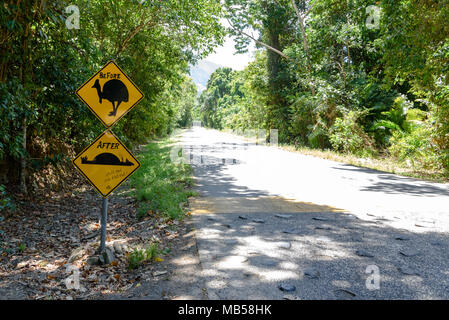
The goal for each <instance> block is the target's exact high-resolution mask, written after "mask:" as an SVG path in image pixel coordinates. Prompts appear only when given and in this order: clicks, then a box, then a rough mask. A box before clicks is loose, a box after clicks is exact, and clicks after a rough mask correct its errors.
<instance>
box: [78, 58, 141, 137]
mask: <svg viewBox="0 0 449 320" xmlns="http://www.w3.org/2000/svg"><path fill="white" fill-rule="evenodd" d="M76 95H77V96H78V97H79V98H80V99H81V100H82V101H83V102H84V103H85V104H86V106H87V107H89V109H90V110H91V111H92V112H93V113H94V114H95V115H96V116H97V118H98V119H99V120H100V121H101V122H102V123H103V124H104V125H105V126H106V127H107V128H109V127H111V126H113V125H114V124H115V123H116V122H117V121H118V120H119V119H120V118H121V117H123V116H124V115H125V114H126V113H128V111H130V110H131V109H132V108H133V107H134V106H135V105H136V104H137V103H138V102H139V101H140V100H142V99H143V93H142V91H140V89H139V88H138V87H137V86H136V85H135V84H134V83H133V82H132V81H131V79H130V78H128V76H127V75H126V74H125V73H124V72H123V71H122V69H120V67H119V66H118V65H117V64H116V63H115V62H114V61H112V60H111V61H109V62H108V63H107V64H106V65H105V66H104V67H103V68H101V69H100V71H98V72H97V73H96V74H94V75H93V76H92V77H91V78H90V79H89V80H87V81H86V82H85V83H84V84H83V85H82V86H81V87H80V88H79V89H78V90H76Z"/></svg>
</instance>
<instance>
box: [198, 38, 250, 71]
mask: <svg viewBox="0 0 449 320" xmlns="http://www.w3.org/2000/svg"><path fill="white" fill-rule="evenodd" d="M255 51H256V47H255V46H254V43H251V45H250V47H249V50H248V52H247V53H245V54H235V52H236V51H235V48H234V40H233V39H232V38H230V37H226V42H225V43H224V45H223V46H221V47H218V48H216V49H215V53H213V54H211V55H210V56H208V57H207V58H206V59H205V60H207V61H211V62H213V63H216V64H219V65H222V66H224V67H229V68H232V69H234V70H243V69H244V68H245V67H246V66H247V65H248V63H249V62H251V61H253V60H254V53H255Z"/></svg>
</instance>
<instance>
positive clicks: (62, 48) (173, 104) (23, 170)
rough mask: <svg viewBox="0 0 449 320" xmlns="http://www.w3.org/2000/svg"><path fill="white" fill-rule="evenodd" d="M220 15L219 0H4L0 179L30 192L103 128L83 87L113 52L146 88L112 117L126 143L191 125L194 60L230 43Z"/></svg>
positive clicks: (112, 57) (0, 52)
mask: <svg viewBox="0 0 449 320" xmlns="http://www.w3.org/2000/svg"><path fill="white" fill-rule="evenodd" d="M77 14H79V24H78V25H77V21H76V18H77ZM221 15H222V9H221V6H220V4H219V2H218V1H216V0H195V1H191V0H163V1H160V0H155V1H137V0H119V1H116V0H114V1H109V0H73V1H62V0H58V1H51V0H48V1H47V0H7V1H2V3H1V5H0V25H1V32H0V44H1V45H0V57H1V58H0V121H1V126H0V161H1V163H0V165H1V170H0V171H1V181H0V184H2V183H3V184H6V183H8V184H12V185H13V186H20V190H22V192H26V191H27V186H28V187H29V188H28V189H30V186H31V187H33V185H35V183H36V178H35V176H34V174H35V173H39V171H41V170H44V169H46V168H48V166H58V164H63V165H64V166H66V167H67V166H70V167H72V165H71V164H70V160H71V159H72V158H73V155H74V154H76V153H77V152H80V151H81V150H83V148H84V147H86V146H87V145H88V144H89V143H91V142H92V141H94V139H95V138H96V137H97V136H98V135H99V134H100V133H101V132H102V131H103V130H104V129H105V128H104V127H103V126H102V124H101V123H100V122H99V121H98V119H96V117H95V116H94V115H93V114H92V113H91V111H90V110H89V109H88V108H87V107H86V106H85V105H83V103H82V102H81V101H80V100H79V99H78V98H77V97H76V95H75V90H76V89H77V88H78V87H79V86H81V85H82V84H83V83H84V81H86V80H87V79H89V78H90V77H91V76H92V75H93V74H94V73H96V72H97V71H98V70H100V68H101V67H102V66H103V65H105V64H106V63H107V62H108V61H109V60H114V61H115V62H116V63H117V64H118V65H119V66H120V68H121V69H123V70H124V71H125V73H126V74H127V75H128V76H129V77H130V78H131V79H132V80H133V82H134V83H135V84H136V85H137V86H138V87H139V88H140V90H142V92H143V93H144V95H145V99H143V100H142V101H141V102H140V103H139V104H138V105H137V106H136V107H135V108H134V109H133V110H132V112H130V113H129V114H127V115H126V117H124V118H122V119H121V120H120V121H119V122H118V123H117V125H115V126H114V127H113V131H114V133H115V134H116V135H117V136H119V137H120V138H121V140H122V142H123V143H124V144H125V145H127V146H128V147H129V148H132V147H133V146H135V145H136V144H138V143H141V142H143V141H146V140H148V139H149V138H154V137H158V136H163V135H166V134H167V133H170V132H171V131H172V130H173V128H175V127H176V126H186V125H189V123H190V122H191V109H192V99H193V100H194V99H195V97H196V95H197V93H196V87H195V84H194V83H193V81H192V79H191V78H189V77H188V71H189V65H190V64H195V62H196V61H198V60H199V59H202V58H203V57H205V56H207V55H208V54H209V53H210V52H211V50H212V49H213V48H215V47H217V46H218V45H219V44H220V43H222V39H223V36H224V34H225V30H224V28H223V27H222V25H221V24H220V22H219V17H220V16H221Z"/></svg>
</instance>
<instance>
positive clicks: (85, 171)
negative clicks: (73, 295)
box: [72, 60, 144, 254]
mask: <svg viewBox="0 0 449 320" xmlns="http://www.w3.org/2000/svg"><path fill="white" fill-rule="evenodd" d="M75 93H76V95H77V96H78V97H79V98H80V99H81V100H82V101H83V102H84V103H85V104H86V106H87V107H88V108H89V109H90V110H91V111H92V112H93V113H94V114H95V116H96V117H97V118H98V119H99V120H100V121H101V122H102V123H103V125H104V126H105V127H106V128H110V127H111V126H113V125H114V124H115V123H117V121H118V120H120V119H121V118H122V117H123V116H124V115H125V114H126V113H128V112H129V111H130V110H131V109H132V108H133V107H134V106H135V105H136V104H137V103H138V102H139V101H141V100H142V99H143V97H144V96H143V93H142V91H140V89H139V88H138V87H137V86H136V85H135V84H134V83H133V82H132V81H131V79H130V78H129V77H128V76H127V75H126V74H125V73H124V72H123V71H122V69H120V68H119V66H118V65H117V64H116V63H115V62H114V61H112V60H111V61H109V62H108V63H107V64H106V65H105V66H104V67H103V68H101V69H100V70H99V71H98V72H97V73H95V74H94V75H93V76H92V77H91V78H90V79H89V80H87V81H86V82H85V83H84V84H83V85H82V86H81V87H80V88H79V89H78V90H76V92H75ZM72 162H73V164H74V166H75V167H76V168H77V169H78V170H79V171H80V172H81V174H82V175H83V176H84V177H85V178H86V179H87V180H88V181H89V182H90V183H91V184H92V185H93V186H94V187H95V189H96V190H97V191H98V192H99V193H100V194H101V195H102V196H103V207H102V209H101V236H100V254H103V253H104V252H105V249H106V224H107V219H108V196H109V194H110V193H111V192H112V191H114V190H115V189H116V188H117V187H118V186H119V185H120V184H121V183H122V182H124V181H125V180H126V179H128V178H129V176H130V175H131V174H133V173H134V172H135V171H136V170H137V169H138V168H139V167H140V163H139V161H138V160H137V159H136V158H135V157H134V156H133V155H132V153H131V152H130V151H129V150H128V149H126V147H125V146H124V145H123V144H122V143H121V142H120V140H118V138H117V137H116V136H115V135H114V134H113V133H112V131H110V130H109V129H108V130H106V131H105V132H103V133H102V134H101V135H100V136H99V137H98V138H97V139H96V140H95V141H94V142H93V143H92V144H91V145H90V146H88V147H87V148H86V149H84V151H82V152H81V153H80V154H78V155H77V156H76V158H75V159H74V160H73V161H72Z"/></svg>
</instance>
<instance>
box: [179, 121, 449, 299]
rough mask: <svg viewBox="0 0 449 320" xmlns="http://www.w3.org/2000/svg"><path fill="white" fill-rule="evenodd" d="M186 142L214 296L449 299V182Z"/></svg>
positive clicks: (244, 143)
mask: <svg viewBox="0 0 449 320" xmlns="http://www.w3.org/2000/svg"><path fill="white" fill-rule="evenodd" d="M179 139H180V142H179V143H180V145H182V147H183V149H184V156H185V157H186V159H188V160H189V161H190V162H191V163H192V165H193V167H194V176H195V181H196V188H197V190H198V192H199V193H200V196H199V197H197V198H196V199H194V200H193V201H192V202H191V204H190V205H191V208H192V212H193V223H194V227H195V230H196V239H197V247H198V253H199V260H200V263H201V267H202V271H201V273H200V274H199V275H198V276H199V277H201V278H202V280H204V283H205V284H206V289H207V293H208V296H209V298H210V299H251V300H253V299H447V298H449V277H448V275H449V250H448V249H449V234H448V232H449V217H448V215H447V211H448V200H449V199H448V195H449V188H448V185H447V184H437V183H428V182H424V181H420V180H416V179H411V178H406V177H400V176H397V175H393V174H388V173H384V172H379V171H375V170H369V169H365V168H359V167H355V166H351V165H346V164H342V163H337V162H333V161H329V160H323V159H319V158H316V157H311V156H305V155H301V154H299V153H293V152H287V151H284V150H280V149H278V148H275V147H268V146H260V145H255V144H254V143H250V142H248V140H245V139H244V138H242V137H237V136H234V135H231V134H226V133H221V132H218V131H215V130H209V129H204V128H199V127H194V128H193V129H191V130H188V131H186V132H184V133H183V134H182V135H181V137H180V138H179ZM373 272H374V273H373ZM377 272H378V274H379V277H376V274H377ZM282 285H283V289H286V290H287V291H282V290H281V289H280V286H282ZM293 289H294V290H293Z"/></svg>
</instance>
